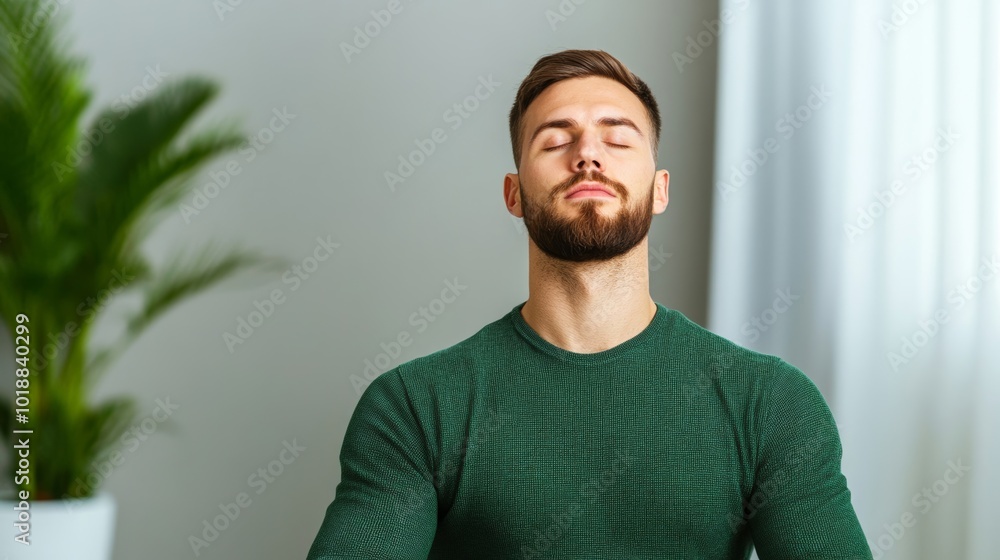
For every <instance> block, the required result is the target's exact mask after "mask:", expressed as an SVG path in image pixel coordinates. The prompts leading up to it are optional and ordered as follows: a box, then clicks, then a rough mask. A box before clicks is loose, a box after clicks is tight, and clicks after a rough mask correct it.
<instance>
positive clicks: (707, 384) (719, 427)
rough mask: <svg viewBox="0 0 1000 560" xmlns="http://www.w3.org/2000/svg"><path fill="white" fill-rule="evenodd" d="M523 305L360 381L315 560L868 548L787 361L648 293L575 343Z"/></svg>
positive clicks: (822, 407)
mask: <svg viewBox="0 0 1000 560" xmlns="http://www.w3.org/2000/svg"><path fill="white" fill-rule="evenodd" d="M523 305H524V303H523V302H522V303H520V304H518V305H517V306H515V307H514V308H513V309H512V310H511V312H510V313H508V314H507V315H505V316H504V317H503V318H501V319H498V320H497V321H494V322H492V323H490V324H489V325H486V326H485V327H483V328H482V329H481V330H479V332H477V333H476V334H474V335H472V336H470V337H469V338H467V339H465V340H463V341H462V342H459V343H458V344H455V345H454V346H451V347H449V348H446V349H444V350H440V351H437V352H435V353H432V354H429V355H427V356H424V357H420V358H416V359H413V360H411V361H409V362H405V363H403V364H400V365H398V366H396V367H395V368H393V369H391V370H389V371H387V372H385V373H383V374H382V375H380V376H379V377H377V378H376V379H374V380H373V381H372V383H371V384H370V385H369V386H368V387H367V388H366V389H365V391H364V393H363V395H362V396H361V399H360V400H359V401H358V404H357V408H356V409H355V410H354V413H353V416H352V417H351V420H350V422H349V423H348V426H347V432H346V435H345V436H344V443H343V448H342V449H341V453H340V464H341V481H340V484H339V485H338V486H337V488H336V498H335V499H334V500H333V502H332V503H331V504H330V506H329V507H328V508H327V510H326V516H325V518H324V519H323V523H322V526H321V527H320V529H319V534H318V535H317V537H316V540H315V542H314V543H313V545H312V548H311V549H310V551H309V556H308V560H322V559H334V558H344V559H360V558H364V559H378V560H384V559H399V558H413V559H416V558H419V559H424V558H431V559H434V558H442V559H462V560H465V559H477V560H478V559H491V558H503V559H515V558H516V559H529V558H567V559H568V558H572V559H574V560H576V559H601V560H607V559H640V558H641V559H654V558H655V559H671V560H716V559H717V560H723V559H727V560H728V559H741V560H743V559H746V558H749V557H750V553H751V550H752V548H753V547H756V548H757V554H758V556H759V557H760V559H761V560H792V559H795V560H802V559H815V560H835V559H843V560H847V559H851V560H871V558H872V556H871V552H870V550H869V548H868V545H867V543H866V540H865V536H864V533H863V532H862V530H861V526H860V524H859V523H858V519H857V516H856V515H855V512H854V508H853V506H852V505H851V494H850V491H849V490H848V488H847V481H846V479H845V477H844V476H843V474H842V472H841V466H840V461H841V445H840V438H839V435H838V432H837V427H836V424H835V423H834V419H833V416H832V414H831V413H830V409H829V408H828V407H827V404H826V402H825V401H824V399H823V397H822V395H821V394H820V392H819V390H818V389H817V388H816V386H815V385H814V384H813V383H812V381H810V380H809V378H808V377H806V376H805V374H803V373H802V372H801V371H800V370H799V369H797V368H796V367H794V366H792V365H790V364H789V363H787V362H785V361H783V360H781V359H780V358H778V357H776V356H772V355H768V354H762V353H759V352H754V351H752V350H749V349H747V348H744V347H742V346H739V345H737V344H735V343H733V342H731V341H729V340H727V339H725V338H723V337H720V336H718V335H716V334H714V333H712V332H710V331H708V330H706V329H704V328H702V327H701V326H699V325H698V324H696V323H694V322H692V321H691V320H690V319H688V318H687V317H685V316H684V315H683V314H681V313H680V312H679V311H676V310H673V309H668V308H666V307H664V306H663V305H661V304H659V303H657V304H656V306H657V311H656V315H655V317H654V318H653V320H652V322H651V323H650V324H649V325H648V326H647V327H646V328H645V329H644V330H643V331H642V332H640V333H639V334H637V335H636V336H634V337H633V338H631V339H629V340H627V341H625V342H623V343H621V344H619V345H618V346H615V347H614V348H610V349H608V350H604V351H601V352H596V353H592V354H579V353H575V352H570V351H568V350H564V349H562V348H560V347H558V346H556V345H554V344H551V343H549V342H547V341H546V340H545V339H543V338H542V337H541V336H540V335H539V334H538V333H537V332H535V331H534V330H533V329H532V328H531V326H529V325H528V323H527V322H525V320H524V317H523V316H522V315H521V307H522V306H523Z"/></svg>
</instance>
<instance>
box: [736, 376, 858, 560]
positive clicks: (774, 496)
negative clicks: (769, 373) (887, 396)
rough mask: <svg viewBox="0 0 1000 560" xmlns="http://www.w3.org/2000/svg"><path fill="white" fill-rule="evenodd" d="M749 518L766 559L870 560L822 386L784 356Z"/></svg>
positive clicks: (767, 405) (765, 415) (764, 412)
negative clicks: (818, 387)
mask: <svg viewBox="0 0 1000 560" xmlns="http://www.w3.org/2000/svg"><path fill="white" fill-rule="evenodd" d="M760 422H761V424H760V426H759V430H758V433H759V434H760V438H759V444H758V457H757V471H756V477H755V482H754V489H753V492H752V493H751V496H750V499H749V500H748V502H749V503H748V504H747V505H746V508H745V511H744V515H745V517H746V518H747V519H748V522H749V524H750V531H751V534H752V536H753V540H754V546H755V547H756V549H757V554H758V556H759V557H760V559H761V560H793V559H794V560H871V559H872V554H871V550H870V549H869V547H868V543H867V541H866V540H865V535H864V532H863V531H862V529H861V524H860V523H859V522H858V518H857V514H856V513H855V511H854V507H853V506H852V504H851V492H850V491H849V490H848V488H847V480H846V478H845V477H844V475H843V473H842V472H841V455H842V448H841V444H840V435H839V433H838V432H837V425H836V423H835V422H834V419H833V414H832V413H831V412H830V409H829V407H828V406H827V404H826V401H825V400H824V399H823V396H822V394H821V393H820V392H819V389H817V388H816V385H815V384H813V382H812V381H811V380H810V379H809V378H808V377H806V375H805V374H804V373H802V371H800V370H799V369H797V368H796V367H795V366H792V365H791V364H789V363H787V362H785V361H783V360H779V361H778V362H777V363H776V365H775V372H774V375H773V377H770V378H769V382H768V383H767V384H766V385H765V391H764V397H763V403H762V406H761V418H760Z"/></svg>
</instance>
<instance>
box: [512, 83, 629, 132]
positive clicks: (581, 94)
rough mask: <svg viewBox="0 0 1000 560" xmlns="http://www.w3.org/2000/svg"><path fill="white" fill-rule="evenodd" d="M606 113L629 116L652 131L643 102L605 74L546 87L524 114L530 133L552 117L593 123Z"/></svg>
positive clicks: (525, 125)
mask: <svg viewBox="0 0 1000 560" xmlns="http://www.w3.org/2000/svg"><path fill="white" fill-rule="evenodd" d="M605 116H624V117H629V118H631V119H632V120H633V121H635V123H636V124H637V125H638V126H640V127H641V128H642V129H643V130H644V131H646V133H647V134H648V132H649V120H648V117H647V114H646V107H645V105H643V104H642V101H639V98H638V97H636V95H635V94H634V93H632V92H631V91H629V89H628V88H627V87H625V86H624V85H622V84H620V83H618V82H617V81H615V80H612V79H611V78H605V77H603V76H587V77H585V78H570V79H568V80H562V81H559V82H556V83H554V84H552V85H551V86H549V87H547V88H545V90H544V91H543V92H542V93H541V94H540V95H539V96H538V97H536V98H535V100H534V101H532V102H531V105H529V106H528V110H527V111H525V113H524V131H525V134H526V135H528V136H530V134H531V132H532V131H533V130H534V129H535V127H536V126H538V125H539V124H541V123H543V122H545V121H548V120H552V119H560V118H573V119H576V120H577V121H579V122H581V123H590V122H592V121H595V120H597V119H598V118H601V117H605ZM528 136H526V138H527V137H528Z"/></svg>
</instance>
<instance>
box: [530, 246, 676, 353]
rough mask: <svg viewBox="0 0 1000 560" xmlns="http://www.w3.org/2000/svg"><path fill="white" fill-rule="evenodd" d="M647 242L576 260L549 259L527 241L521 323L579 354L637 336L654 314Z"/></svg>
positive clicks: (591, 351)
mask: <svg viewBox="0 0 1000 560" xmlns="http://www.w3.org/2000/svg"><path fill="white" fill-rule="evenodd" d="M647 244H648V239H644V240H643V241H642V243H640V244H638V245H636V246H635V247H633V248H632V250H631V251H629V252H627V253H624V254H622V255H620V256H618V257H616V258H614V259H611V260H608V261H601V262H588V263H576V262H566V261H560V260H556V259H553V258H551V257H549V256H548V255H546V254H545V253H543V252H542V251H541V250H540V249H538V247H537V246H535V244H534V243H529V244H528V245H529V248H528V252H529V261H528V293H529V295H528V300H527V301H526V302H525V304H524V307H522V309H521V315H522V316H523V317H524V320H525V322H527V323H528V324H529V325H530V326H531V328H532V329H534V330H535V332H537V333H538V334H539V336H541V337H542V338H543V339H545V340H547V341H548V342H551V343H552V344H555V345H556V346H559V347H560V348H563V349H565V350H568V351H570V352H577V353H581V354H592V353H594V352H601V351H603V350H607V349H609V348H614V347H615V346H618V345H619V344H621V343H623V342H625V341H626V340H629V339H630V338H632V337H634V336H635V335H637V334H639V333H640V332H642V331H643V330H644V329H645V328H646V327H648V326H649V323H650V321H652V320H653V316H654V315H655V314H656V303H655V302H654V301H653V299H652V298H651V297H650V295H649V255H648V252H647Z"/></svg>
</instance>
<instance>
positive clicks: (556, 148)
mask: <svg viewBox="0 0 1000 560" xmlns="http://www.w3.org/2000/svg"><path fill="white" fill-rule="evenodd" d="M568 145H569V144H568V143H567V144H560V145H558V146H552V147H551V148H542V151H543V152H551V151H554V150H558V149H559V148H562V147H564V146H568ZM608 145H609V146H613V147H615V148H623V149H628V148H631V146H626V145H624V144H612V143H611V142H608Z"/></svg>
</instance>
